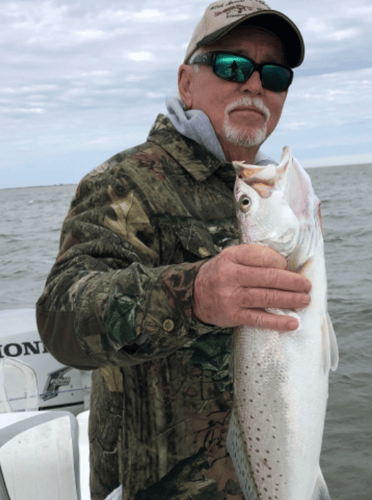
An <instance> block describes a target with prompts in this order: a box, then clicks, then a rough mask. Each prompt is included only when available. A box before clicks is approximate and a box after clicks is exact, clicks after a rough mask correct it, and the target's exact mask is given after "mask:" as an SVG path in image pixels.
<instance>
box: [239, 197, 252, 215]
mask: <svg viewBox="0 0 372 500" xmlns="http://www.w3.org/2000/svg"><path fill="white" fill-rule="evenodd" d="M250 208H251V199H250V198H249V197H248V196H247V195H246V194H243V195H242V196H241V197H240V200H239V209H240V210H241V211H242V212H248V210H249V209H250Z"/></svg>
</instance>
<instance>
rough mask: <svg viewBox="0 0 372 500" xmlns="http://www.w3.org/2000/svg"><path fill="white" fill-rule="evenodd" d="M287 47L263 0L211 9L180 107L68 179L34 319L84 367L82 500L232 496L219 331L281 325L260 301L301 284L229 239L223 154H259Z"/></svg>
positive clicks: (280, 94) (54, 349) (289, 37)
mask: <svg viewBox="0 0 372 500" xmlns="http://www.w3.org/2000/svg"><path fill="white" fill-rule="evenodd" d="M215 52H218V54H215ZM231 54H232V55H231ZM303 56H304V47H303V41H302V37H301V35H300V33H299V31H298V29H297V28H296V27H295V26H294V24H293V23H292V22H291V21H290V20H289V19H288V18H287V17H285V16H284V15H283V14H281V13H279V12H276V11H272V10H270V8H269V7H268V6H267V5H266V4H265V3H264V2H263V1H261V0H239V2H237V1H227V0H222V1H219V2H215V3H213V4H211V5H210V6H209V7H208V8H207V10H206V12H205V14H204V16H203V18H202V20H201V21H200V23H199V24H198V25H197V27H196V29H195V32H194V34H193V37H192V39H191V42H190V44H189V47H188V49H187V52H186V57H185V61H184V64H182V65H181V66H180V68H179V93H180V97H181V98H182V101H183V105H181V102H180V101H179V100H178V99H176V98H174V99H168V101H167V106H168V111H169V114H168V116H167V117H165V116H163V115H159V116H158V117H157V119H156V122H155V124H154V126H153V128H152V130H151V131H150V135H149V137H148V139H147V142H146V143H144V144H141V145H140V146H137V147H134V148H132V149H130V150H127V151H124V152H122V153H119V154H118V155H116V156H114V157H113V158H111V159H110V160H108V161H107V162H106V163H104V164H103V165H101V166H100V167H98V168H97V169H95V170H93V171H92V172H91V173H90V174H88V175H87V176H86V177H84V179H83V180H82V181H81V182H80V184H79V187H78V189H77V192H76V195H75V198H74V200H73V201H72V204H71V207H70V211H69V213H68V215H67V217H66V219H65V221H64V224H63V228H62V235H61V247H60V252H59V254H58V256H57V260H56V263H55V265H54V266H53V268H52V271H51V273H50V275H49V277H48V280H47V284H46V288H45V291H44V293H43V295H42V296H41V298H40V299H39V301H38V304H37V319H38V326H39V331H40V335H41V337H42V339H43V342H44V343H45V345H46V346H47V348H48V350H49V351H50V352H51V353H52V354H53V355H54V356H55V357H56V358H57V359H58V360H59V361H60V362H61V363H64V364H66V365H69V366H73V367H76V368H81V369H92V370H94V371H93V386H92V394H91V414H90V427H89V439H90V444H91V448H90V452H91V458H90V459H91V494H92V500H101V499H103V498H105V497H106V496H107V495H108V494H109V493H110V492H111V491H113V490H114V489H115V488H117V487H118V486H119V485H122V493H121V495H122V498H123V499H126V500H133V499H135V500H145V499H146V500H150V499H151V500H156V499H162V500H167V499H169V500H170V499H173V500H175V499H177V500H208V499H212V498H213V500H241V499H242V498H243V496H242V493H241V490H240V487H239V484H238V482H237V478H236V475H235V472H234V469H233V466H232V462H231V460H230V457H229V455H228V453H227V451H226V448H225V438H226V431H227V427H228V422H229V415H230V409H231V404H232V381H231V379H230V376H229V373H228V363H229V354H230V352H231V345H230V342H231V333H232V331H233V327H235V326H237V325H258V326H261V327H266V328H270V329H275V330H279V331H281V332H286V331H289V330H294V329H295V328H296V327H297V322H296V320H293V318H291V317H289V316H275V315H272V314H269V313H267V312H265V310H264V309H265V308H269V307H272V308H289V309H297V308H301V307H304V305H306V304H307V303H308V302H309V296H308V292H309V290H310V287H311V284H310V283H309V282H308V281H307V280H306V279H305V278H303V277H302V276H300V275H297V274H295V273H292V272H289V271H287V270H286V260H285V259H284V258H283V257H281V256H280V255H279V254H278V253H277V252H275V251H273V250H271V249H269V248H266V247H261V246H258V245H238V241H239V236H238V231H237V224H236V217H235V207H234V201H233V193H232V189H233V186H234V181H235V172H234V170H233V167H232V164H231V161H232V160H245V161H246V162H248V163H255V162H256V163H259V164H265V162H266V163H267V162H268V161H269V160H268V159H267V157H265V155H263V154H262V153H260V151H259V148H260V146H261V144H262V143H263V142H264V140H265V139H266V138H267V137H268V136H269V135H270V134H271V133H272V132H273V130H274V129H275V127H276V125H277V123H278V121H279V118H280V115H281V112H282V108H283V105H284V102H285V99H286V96H287V90H288V86H289V84H290V82H291V78H292V71H291V69H290V68H289V67H296V66H299V65H300V64H301V62H302V60H303ZM293 321H294V323H293Z"/></svg>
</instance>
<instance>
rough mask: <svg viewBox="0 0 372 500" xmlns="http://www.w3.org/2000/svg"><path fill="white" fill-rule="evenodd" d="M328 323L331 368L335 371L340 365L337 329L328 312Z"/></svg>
mask: <svg viewBox="0 0 372 500" xmlns="http://www.w3.org/2000/svg"><path fill="white" fill-rule="evenodd" d="M327 323H328V335H329V343H330V349H331V368H332V370H333V371H335V370H336V369H337V367H338V358H339V356H338V345H337V338H336V334H335V331H334V329H333V325H332V321H331V318H330V316H329V314H328V313H327Z"/></svg>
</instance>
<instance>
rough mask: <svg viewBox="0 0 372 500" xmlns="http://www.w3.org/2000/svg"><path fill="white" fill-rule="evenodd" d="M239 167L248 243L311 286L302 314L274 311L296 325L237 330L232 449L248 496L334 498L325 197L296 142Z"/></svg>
mask: <svg viewBox="0 0 372 500" xmlns="http://www.w3.org/2000/svg"><path fill="white" fill-rule="evenodd" d="M233 164H234V167H235V170H236V172H237V179H236V183H235V189H234V196H235V202H236V213H237V218H238V223H239V229H240V241H241V243H255V244H262V245H267V246H269V247H271V248H273V249H274V250H277V251H278V252H279V253H280V254H281V255H283V256H285V257H287V260H288V269H289V270H291V271H296V272H301V273H303V274H304V275H305V276H306V277H307V278H308V279H309V280H310V281H311V282H312V290H311V293H310V295H311V303H310V305H309V306H308V307H306V308H304V309H302V310H299V311H296V312H294V311H284V310H277V309H275V310H274V309H269V310H268V311H269V312H272V313H274V314H286V315H292V316H294V317H296V318H297V319H298V321H299V327H298V329H297V330H296V331H294V332H285V333H279V332H275V331H272V330H266V329H262V328H251V327H246V326H242V327H239V328H236V329H235V331H234V342H233V345H234V347H233V353H232V362H231V369H232V374H233V379H234V404H233V409H232V414H231V419H230V423H229V429H228V435H227V450H228V452H229V454H230V456H231V458H232V461H233V464H234V468H235V471H236V474H237V477H238V480H239V484H240V486H241V488H242V491H243V494H244V498H245V500H330V496H329V492H328V489H327V486H326V484H325V481H324V478H323V475H322V472H321V470H320V466H319V458H320V451H321V443H322V436H323V427H324V420H325V413H326V405H327V398H328V375H329V370H330V369H332V370H335V369H336V368H337V364H338V348H337V340H336V336H335V333H334V330H333V327H332V323H331V321H330V318H329V315H328V312H327V279H326V269H325V259H324V244H323V236H322V227H321V215H320V202H319V200H318V198H317V197H316V195H315V193H314V191H313V188H312V185H311V181H310V178H309V176H308V174H307V173H306V172H305V171H304V170H303V169H302V167H301V166H300V165H299V164H298V163H297V162H296V160H295V159H294V158H293V157H292V155H291V152H290V149H289V148H288V147H285V148H284V149H283V153H282V158H281V161H280V164H279V165H278V166H275V165H267V166H266V167H259V166H256V165H246V164H244V163H242V162H233Z"/></svg>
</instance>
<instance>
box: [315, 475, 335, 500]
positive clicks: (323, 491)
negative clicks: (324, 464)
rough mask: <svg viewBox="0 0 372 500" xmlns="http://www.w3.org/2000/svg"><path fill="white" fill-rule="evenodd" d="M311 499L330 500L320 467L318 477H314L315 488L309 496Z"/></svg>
mask: <svg viewBox="0 0 372 500" xmlns="http://www.w3.org/2000/svg"><path fill="white" fill-rule="evenodd" d="M311 500H331V497H330V495H329V491H328V488H327V485H326V483H325V481H324V477H323V474H322V471H321V470H320V469H319V474H318V477H317V478H316V483H315V488H314V492H313V494H312V496H311Z"/></svg>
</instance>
